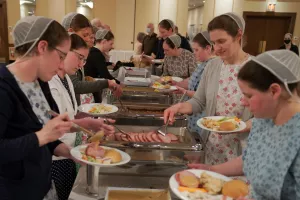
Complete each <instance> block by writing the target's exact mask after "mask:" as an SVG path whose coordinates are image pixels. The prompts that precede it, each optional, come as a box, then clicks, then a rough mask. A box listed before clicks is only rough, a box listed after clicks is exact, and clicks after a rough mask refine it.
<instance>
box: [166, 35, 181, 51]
mask: <svg viewBox="0 0 300 200" xmlns="http://www.w3.org/2000/svg"><path fill="white" fill-rule="evenodd" d="M168 38H169V39H170V40H171V41H172V43H173V44H174V45H175V47H176V48H179V47H180V45H181V38H180V36H178V35H177V34H174V35H171V36H169V37H168Z"/></svg>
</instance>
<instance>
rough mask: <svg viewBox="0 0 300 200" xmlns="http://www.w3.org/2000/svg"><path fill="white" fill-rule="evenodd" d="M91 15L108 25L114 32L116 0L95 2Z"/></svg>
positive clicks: (96, 0) (98, 0)
mask: <svg viewBox="0 0 300 200" xmlns="http://www.w3.org/2000/svg"><path fill="white" fill-rule="evenodd" d="M93 13H94V17H97V18H99V19H101V21H102V22H104V23H106V24H109V26H110V27H111V29H112V31H113V32H114V31H115V30H116V0H95V1H94V8H93Z"/></svg>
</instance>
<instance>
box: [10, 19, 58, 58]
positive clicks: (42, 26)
mask: <svg viewBox="0 0 300 200" xmlns="http://www.w3.org/2000/svg"><path fill="white" fill-rule="evenodd" d="M53 21H54V20H53V19H48V18H46V17H39V16H29V17H24V18H22V19H21V20H19V21H18V22H17V24H16V25H15V27H14V29H13V40H14V46H15V48H17V47H19V46H22V45H24V44H28V43H32V42H33V44H32V45H31V47H30V48H29V49H28V51H27V52H26V53H25V54H24V55H23V57H25V56H26V55H27V54H28V53H30V51H31V50H32V49H33V47H34V46H35V45H36V43H37V42H38V41H39V40H40V38H41V37H42V36H43V34H44V33H45V31H46V30H47V29H48V27H49V25H50V24H51V23H52V22H53Z"/></svg>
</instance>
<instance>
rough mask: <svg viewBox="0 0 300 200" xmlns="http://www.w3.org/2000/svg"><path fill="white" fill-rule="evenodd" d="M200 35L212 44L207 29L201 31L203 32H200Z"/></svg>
mask: <svg viewBox="0 0 300 200" xmlns="http://www.w3.org/2000/svg"><path fill="white" fill-rule="evenodd" d="M201 35H202V36H203V37H204V39H205V40H206V41H207V42H208V43H209V44H210V45H212V42H211V41H210V36H209V33H208V31H203V32H201Z"/></svg>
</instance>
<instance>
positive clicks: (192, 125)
mask: <svg viewBox="0 0 300 200" xmlns="http://www.w3.org/2000/svg"><path fill="white" fill-rule="evenodd" d="M210 60H211V59H209V60H207V61H205V62H202V63H200V64H198V66H197V68H196V69H195V71H194V72H193V74H192V76H191V77H190V80H189V85H188V90H190V91H196V90H197V88H198V86H199V83H200V80H201V77H202V74H203V71H204V69H205V67H206V65H207V63H208V62H209V61H210ZM188 99H189V98H187V99H186V100H188ZM202 117H204V113H196V114H193V115H191V116H188V117H187V119H188V129H189V131H191V132H195V133H199V134H200V133H201V130H202V129H201V128H200V127H199V126H197V121H198V119H200V118H202Z"/></svg>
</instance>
